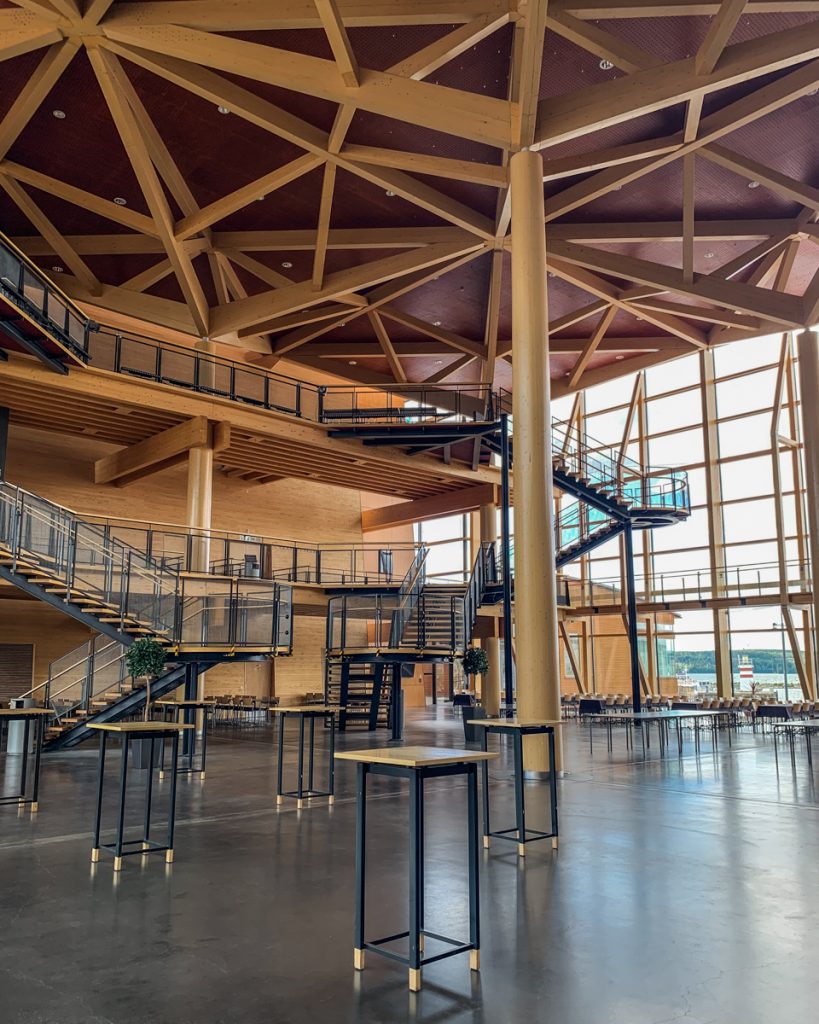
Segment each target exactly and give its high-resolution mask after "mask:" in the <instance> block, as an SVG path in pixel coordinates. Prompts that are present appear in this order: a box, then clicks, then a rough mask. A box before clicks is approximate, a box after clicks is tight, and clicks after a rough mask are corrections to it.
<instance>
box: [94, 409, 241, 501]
mask: <svg viewBox="0 0 819 1024" xmlns="http://www.w3.org/2000/svg"><path fill="white" fill-rule="evenodd" d="M218 426H219V427H220V429H219V430H218V431H217V430H215V427H214V424H211V423H210V422H209V421H208V420H207V419H206V418H205V417H204V416H195V417H193V418H192V419H189V420H184V421H183V422H182V423H178V424H177V425H176V426H175V427H169V428H168V429H167V430H163V431H162V433H161V434H155V435H154V436H153V437H149V438H147V440H145V441H140V442H139V443H138V444H135V445H132V446H131V447H130V448H124V449H123V450H122V451H119V452H114V454H113V455H106V456H105V457H104V458H102V459H97V461H96V462H95V463H94V483H97V484H116V485H117V486H118V487H123V486H125V484H129V483H133V482H134V481H136V480H141V479H143V478H144V477H146V476H149V475H150V474H152V473H157V472H159V470H161V469H167V468H168V467H169V466H175V465H177V464H178V463H179V462H181V461H182V460H183V459H184V458H185V457H186V455H187V453H188V452H189V451H190V449H191V448H201V447H204V446H206V445H211V444H212V445H213V448H214V451H221V450H222V449H224V448H228V447H229V446H230V424H229V423H221V424H218Z"/></svg>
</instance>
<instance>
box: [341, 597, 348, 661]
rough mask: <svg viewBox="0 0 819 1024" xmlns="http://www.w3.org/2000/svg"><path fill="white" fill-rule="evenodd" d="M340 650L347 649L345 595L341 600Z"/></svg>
mask: <svg viewBox="0 0 819 1024" xmlns="http://www.w3.org/2000/svg"><path fill="white" fill-rule="evenodd" d="M341 649H342V651H345V650H346V649H347V595H346V594H345V595H344V597H342V599H341Z"/></svg>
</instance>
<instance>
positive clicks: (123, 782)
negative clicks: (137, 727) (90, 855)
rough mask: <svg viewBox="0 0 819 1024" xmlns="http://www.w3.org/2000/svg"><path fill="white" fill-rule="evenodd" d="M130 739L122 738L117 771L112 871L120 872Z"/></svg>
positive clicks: (124, 736) (127, 736) (124, 735)
mask: <svg viewBox="0 0 819 1024" xmlns="http://www.w3.org/2000/svg"><path fill="white" fill-rule="evenodd" d="M130 746H131V737H130V736H129V735H128V733H127V732H126V733H123V736H122V763H121V765H120V770H119V818H118V821H117V841H116V847H115V850H114V871H121V870H122V837H123V833H124V831H125V790H126V787H127V785H128V750H129V748H130Z"/></svg>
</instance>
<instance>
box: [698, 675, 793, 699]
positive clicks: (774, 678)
mask: <svg viewBox="0 0 819 1024" xmlns="http://www.w3.org/2000/svg"><path fill="white" fill-rule="evenodd" d="M686 675H687V678H688V679H690V680H691V681H692V682H694V683H696V684H697V687H698V688H699V689H700V690H703V691H708V692H709V693H716V690H717V676H716V673H714V672H688V673H686ZM754 682H755V683H756V684H757V689H759V690H765V691H766V692H771V693H774V694H776V696H777V697H778V698H779V700H785V686H784V679H783V676H782V673H781V672H767V673H766V672H755V673H754ZM744 693H750V687H749V685H748V683H747V681H745V680H743V681H742V682H740V679H739V672H734V694H735V695H736V696H737V697H741V696H742V695H743V694H744ZM788 699H789V700H802V688H801V686H800V685H799V677H798V676H797V675H796V673H795V672H794V673H793V675H791V674H790V673H788Z"/></svg>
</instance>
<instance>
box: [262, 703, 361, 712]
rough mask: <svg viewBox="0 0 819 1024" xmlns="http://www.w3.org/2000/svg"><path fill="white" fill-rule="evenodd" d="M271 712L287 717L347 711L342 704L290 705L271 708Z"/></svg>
mask: <svg viewBox="0 0 819 1024" xmlns="http://www.w3.org/2000/svg"><path fill="white" fill-rule="evenodd" d="M270 710H271V711H275V712H276V714H279V715H287V714H289V713H290V712H293V713H294V714H303V713H305V712H310V711H312V712H315V713H317V714H318V713H319V712H320V713H321V714H329V713H330V712H331V711H346V710H347V709H346V708H343V707H341V705H340V704H290V705H288V706H287V707H284V708H282V707H275V708H271V709H270Z"/></svg>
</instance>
